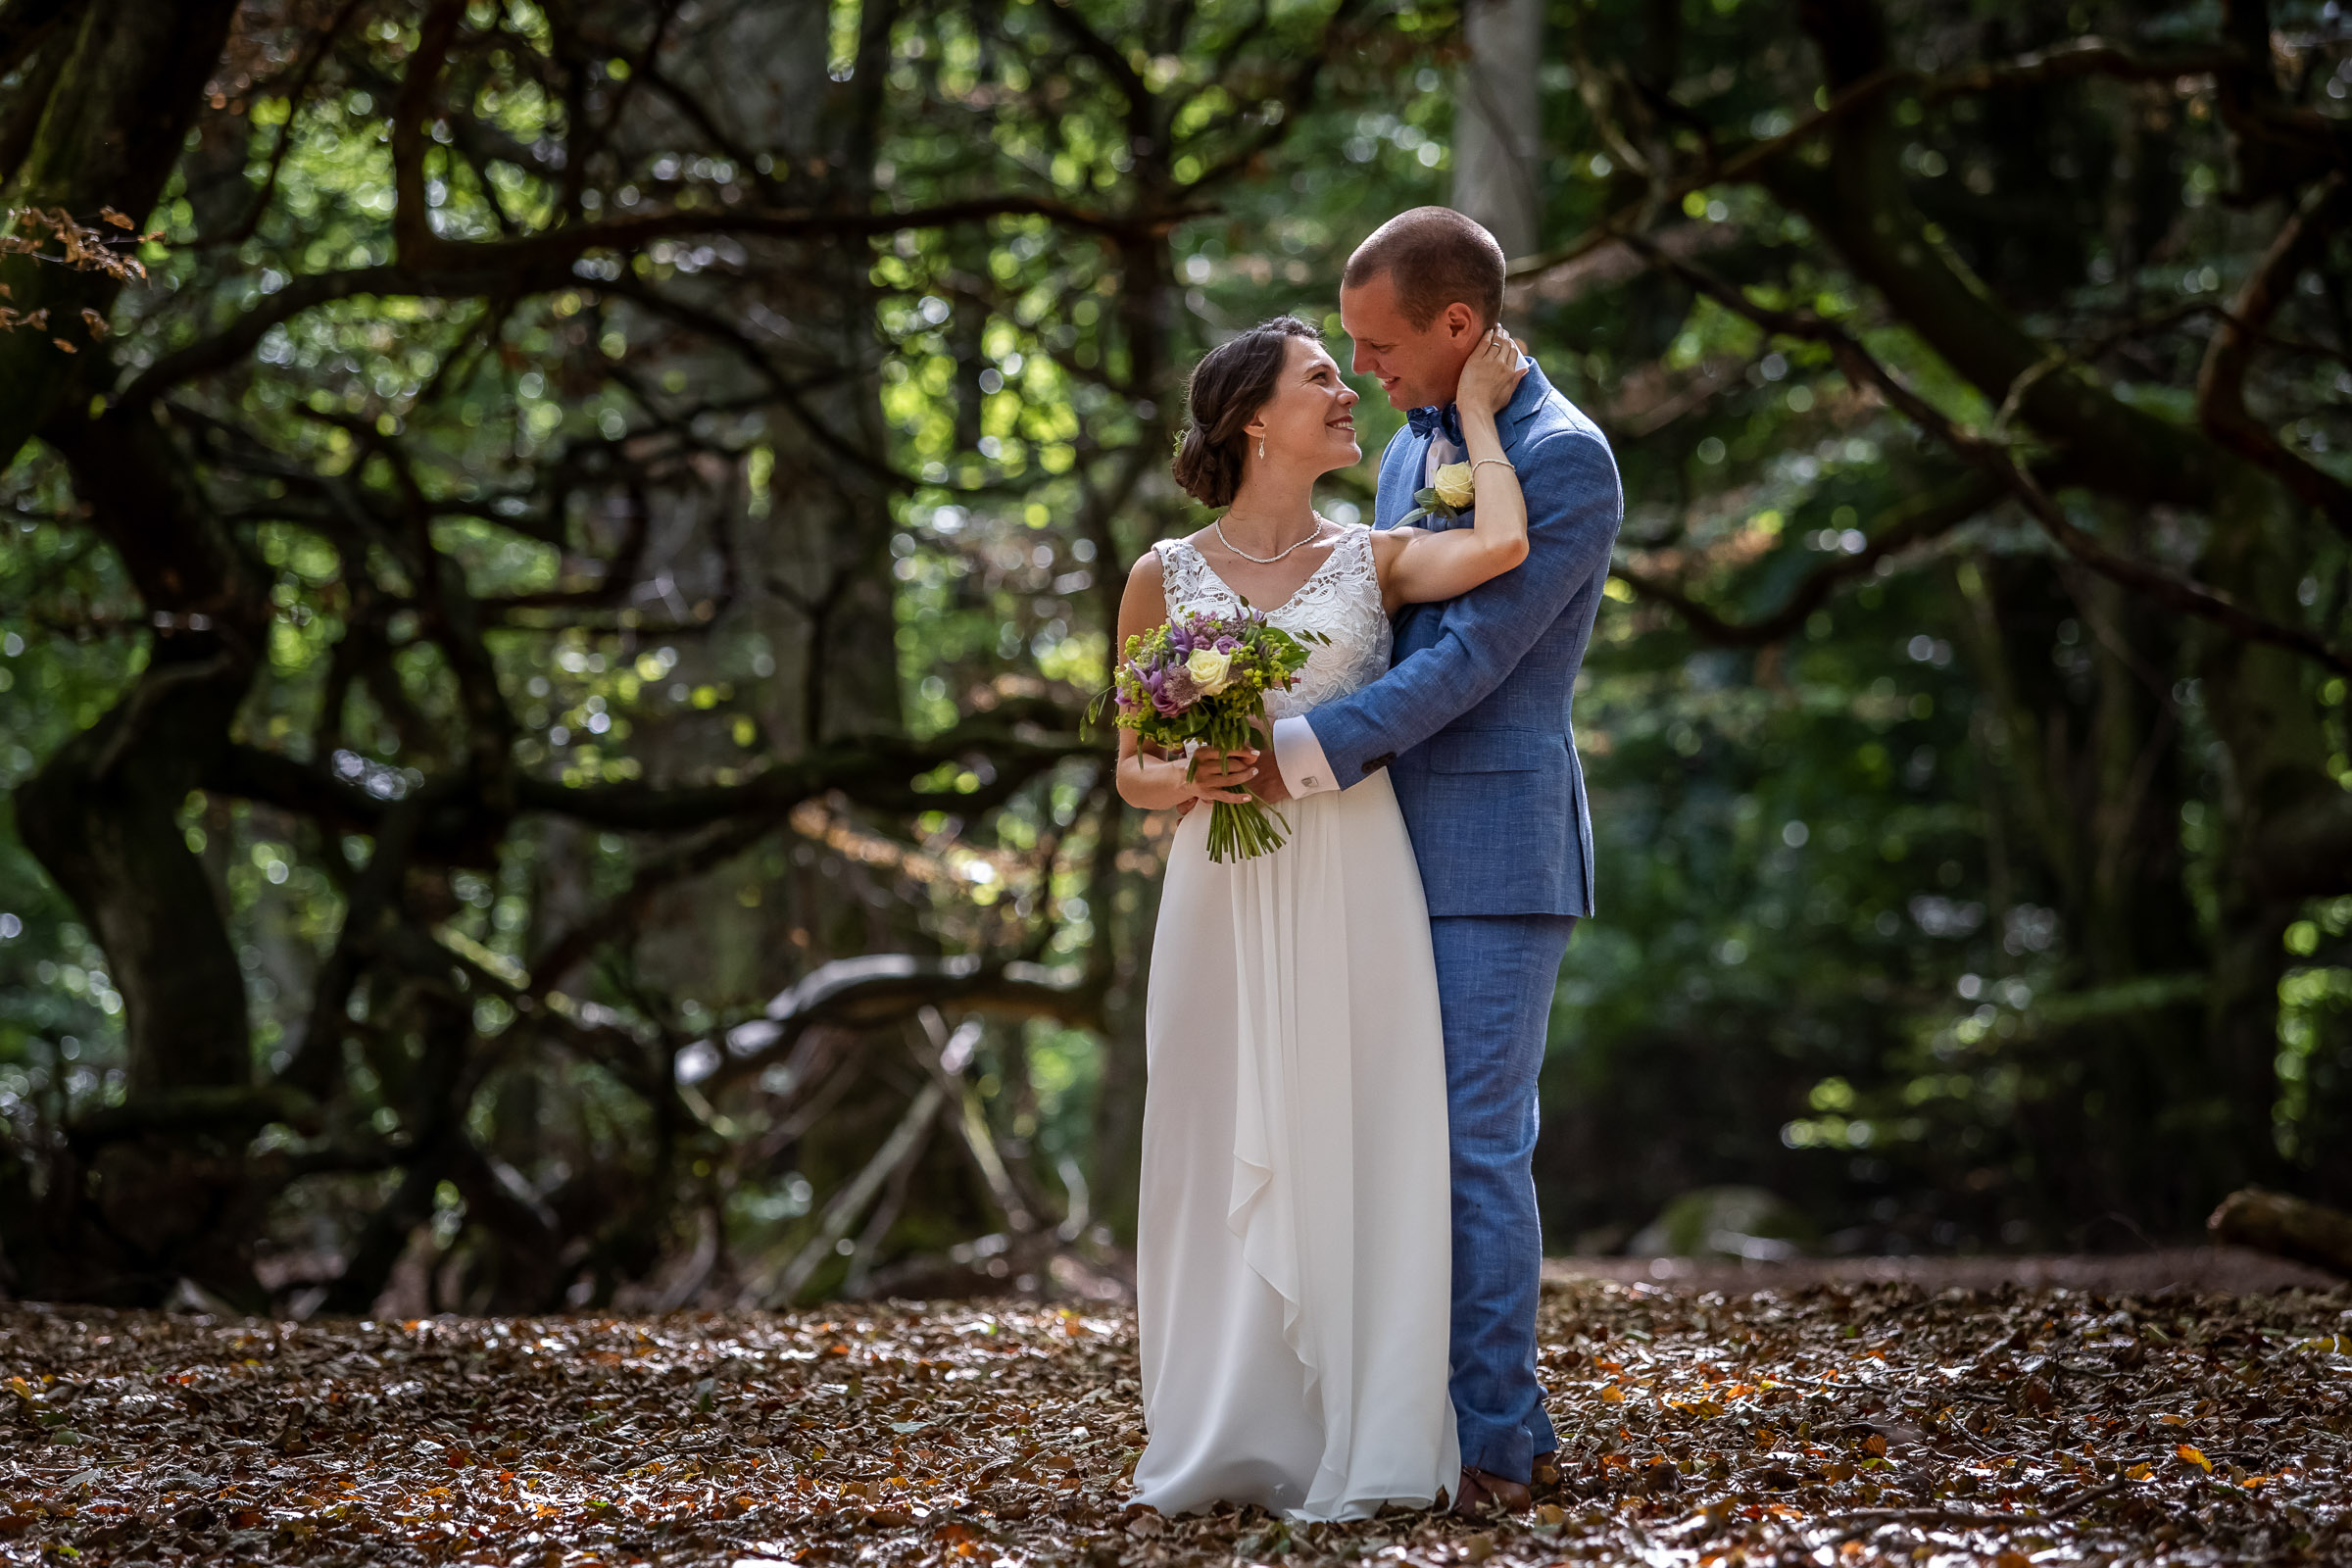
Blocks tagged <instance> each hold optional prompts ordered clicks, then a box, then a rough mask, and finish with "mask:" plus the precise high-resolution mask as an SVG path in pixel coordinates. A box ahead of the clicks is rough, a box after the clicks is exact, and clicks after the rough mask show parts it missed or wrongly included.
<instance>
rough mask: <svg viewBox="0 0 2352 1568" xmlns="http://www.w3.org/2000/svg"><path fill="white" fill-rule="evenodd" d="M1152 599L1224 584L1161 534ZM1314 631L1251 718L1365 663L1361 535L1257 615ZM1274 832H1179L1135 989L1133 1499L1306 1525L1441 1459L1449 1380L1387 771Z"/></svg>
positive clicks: (1410, 1490)
mask: <svg viewBox="0 0 2352 1568" xmlns="http://www.w3.org/2000/svg"><path fill="white" fill-rule="evenodd" d="M1159 558H1160V567H1161V574H1162V580H1163V581H1164V583H1165V585H1166V595H1167V604H1168V611H1169V613H1171V614H1176V613H1188V612H1196V611H1208V612H1212V613H1228V614H1230V613H1235V612H1237V611H1238V610H1239V609H1240V608H1241V604H1242V601H1241V599H1240V597H1239V596H1238V595H1237V594H1235V593H1234V591H1233V590H1232V589H1231V588H1229V587H1227V586H1226V585H1225V583H1224V581H1223V580H1222V579H1221V578H1219V577H1218V576H1217V574H1216V572H1215V571H1214V570H1213V569H1212V568H1211V567H1210V566H1209V564H1208V563H1207V562H1206V561H1205V560H1204V559H1202V557H1201V553H1200V552H1199V551H1198V550H1196V549H1194V548H1193V547H1192V546H1190V545H1188V544H1184V543H1181V542H1169V543H1163V544H1161V545H1160V546H1159ZM1269 618H1271V620H1272V621H1273V623H1274V624H1275V625H1277V626H1279V627H1281V628H1283V629H1284V630H1286V631H1291V632H1298V631H1314V632H1319V633H1321V634H1323V635H1324V636H1326V637H1328V638H1329V639H1330V642H1329V643H1327V644H1321V645H1317V644H1312V643H1310V644H1308V647H1309V648H1310V649H1311V650H1312V656H1311V658H1310V659H1309V660H1308V662H1307V665H1306V668H1305V671H1304V675H1303V679H1302V680H1301V681H1300V682H1299V685H1298V686H1297V687H1296V688H1294V689H1293V690H1291V691H1289V692H1285V693H1277V694H1274V695H1273V696H1272V697H1271V699H1270V700H1269V702H1268V704H1267V707H1268V709H1269V710H1270V711H1271V712H1272V714H1273V716H1275V717H1277V718H1280V717H1283V716H1286V715H1287V714H1290V713H1299V712H1304V711H1307V710H1308V709H1310V708H1312V707H1313V706H1314V705H1315V704H1316V703H1319V702H1326V701H1329V700H1331V699H1333V698H1336V697H1340V696H1344V695H1345V694H1347V693H1348V692H1351V691H1353V690H1355V689H1356V688H1357V687H1358V686H1361V685H1363V684H1364V683H1366V682H1367V681H1370V680H1374V679H1377V678H1378V677H1379V676H1380V675H1381V674H1382V673H1383V672H1384V671H1385V670H1386V669H1387V668H1388V661H1389V619H1388V616H1387V615H1386V614H1385V613H1383V611H1382V609H1381V594H1380V581H1379V577H1378V575H1377V573H1376V571H1375V569H1374V566H1373V560H1372V544H1371V531H1370V530H1369V529H1366V528H1360V527H1358V528H1349V529H1348V531H1347V533H1346V534H1344V535H1343V536H1342V537H1341V539H1340V540H1339V542H1338V543H1337V544H1335V545H1334V546H1333V547H1332V551H1331V555H1330V556H1329V558H1328V559H1326V561H1325V562H1324V564H1323V565H1322V566H1321V567H1319V568H1318V569H1317V570H1316V572H1315V573H1314V575H1312V576H1311V577H1309V578H1308V579H1307V581H1306V582H1305V584H1304V585H1303V586H1301V587H1300V588H1299V591H1298V593H1296V594H1294V595H1293V596H1292V597H1291V598H1290V600H1289V601H1288V602H1286V603H1285V604H1284V605H1283V606H1282V607H1281V608H1280V609H1278V610H1276V611H1274V612H1273V613H1272V614H1271V616H1270V617H1269ZM1281 813H1282V815H1283V817H1284V819H1285V820H1286V821H1287V823H1288V825H1289V841H1288V842H1287V843H1286V844H1284V845H1283V847H1282V848H1281V849H1279V850H1276V851H1274V852H1272V853H1271V854H1268V855H1265V856H1262V857H1259V858H1255V859H1248V860H1239V861H1235V862H1232V863H1230V864H1224V865H1220V864H1217V863H1215V862H1214V861H1212V860H1210V859H1209V858H1208V853H1207V847H1206V842H1205V841H1206V836H1207V831H1208V812H1207V811H1206V810H1205V809H1199V810H1195V811H1194V812H1193V813H1192V814H1191V815H1190V816H1188V817H1186V818H1185V820H1184V822H1183V825H1182V826H1181V827H1179V828H1178V829H1177V833H1176V839H1175V845H1174V848H1173V850H1172V851H1171V853H1170V857H1169V862H1168V870H1167V881H1166V885H1165V887H1164V889H1163V891H1162V894H1161V898H1160V907H1159V925H1158V932H1157V935H1156V937H1155V938H1154V940H1153V946H1152V975H1151V992H1150V996H1149V999H1148V1002H1147V1005H1146V1009H1145V1020H1146V1021H1145V1032H1146V1039H1147V1042H1148V1045H1147V1051H1148V1055H1149V1061H1150V1071H1151V1076H1150V1087H1149V1090H1148V1093H1147V1097H1146V1101H1145V1107H1144V1167H1143V1187H1142V1194H1141V1203H1140V1209H1141V1212H1140V1214H1139V1218H1138V1223H1137V1257H1136V1295H1137V1308H1138V1315H1139V1319H1140V1335H1141V1340H1142V1351H1143V1374H1144V1382H1143V1393H1144V1419H1145V1424H1146V1426H1147V1428H1148V1430H1149V1432H1150V1443H1149V1446H1147V1447H1146V1448H1145V1449H1144V1453H1143V1457H1142V1458H1141V1459H1140V1460H1138V1461H1137V1463H1136V1467H1135V1486H1136V1496H1135V1500H1136V1501H1138V1502H1145V1503H1150V1504H1152V1506H1153V1507H1155V1508H1157V1509H1159V1510H1160V1511H1161V1512H1162V1513H1171V1514H1172V1513H1180V1512H1185V1511H1189V1510H1193V1509H1198V1508H1201V1507H1205V1506H1207V1505H1208V1504H1210V1503H1213V1502H1217V1501H1220V1500H1222V1501H1226V1502H1234V1503H1251V1502H1254V1503H1258V1504H1261V1505H1262V1506H1264V1507H1266V1508H1269V1509H1272V1510H1274V1511H1276V1512H1278V1513H1288V1514H1290V1515H1292V1516H1294V1517H1299V1518H1306V1519H1347V1518H1362V1517H1365V1516H1367V1515H1370V1514H1373V1513H1376V1512H1378V1511H1379V1509H1380V1507H1381V1506H1382V1504H1384V1503H1390V1502H1394V1503H1398V1504H1402V1505H1405V1506H1410V1507H1420V1506H1427V1505H1429V1504H1431V1503H1432V1502H1434V1501H1435V1500H1436V1499H1437V1498H1438V1496H1439V1495H1440V1493H1441V1490H1443V1492H1445V1493H1446V1494H1450V1493H1451V1492H1452V1490H1453V1488H1454V1487H1455V1485H1456V1484H1457V1483H1458V1481H1459V1473H1460V1468H1461V1459H1460V1450H1459V1448H1458V1446H1457V1445H1456V1441H1455V1436H1454V1422H1453V1406H1452V1403H1451V1401H1450V1400H1449V1398H1448V1397H1447V1395H1446V1318H1447V1310H1448V1298H1449V1294H1450V1288H1449V1279H1450V1274H1451V1260H1452V1254H1451V1250H1450V1249H1451V1242H1450V1239H1449V1229H1448V1214H1449V1203H1450V1197H1449V1193H1448V1189H1447V1168H1446V1073H1445V1059H1444V1044H1443V1039H1442V1036H1441V1034H1440V1026H1439V1016H1438V984H1437V971H1436V968H1435V964H1434V962H1433V960H1432V958H1431V956H1430V938H1429V916H1428V912H1427V908H1426V906H1425V905H1424V903H1423V900H1422V894H1421V876H1420V872H1419V870H1418V869H1417V868H1416V867H1415V864H1414V861H1413V850H1412V844H1411V841H1410V840H1409V839H1408V838H1407V837H1406V836H1405V829H1404V818H1403V816H1402V815H1401V814H1400V813H1399V812H1398V811H1397V797H1396V795H1395V793H1394V792H1393V790H1392V789H1391V787H1390V784H1389V777H1388V774H1387V773H1386V772H1378V773H1374V774H1372V775H1371V776H1369V777H1367V778H1365V779H1364V780H1363V781H1362V782H1360V783H1358V784H1355V785H1353V786H1352V787H1350V788H1348V789H1346V790H1342V791H1340V792H1338V793H1336V794H1330V793H1326V794H1322V795H1315V796H1310V797H1308V798H1306V799H1304V800H1299V801H1291V802H1287V803H1285V804H1284V805H1283V806H1282V807H1281Z"/></svg>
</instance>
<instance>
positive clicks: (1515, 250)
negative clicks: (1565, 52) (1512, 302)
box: [1453, 0, 1544, 256]
mask: <svg viewBox="0 0 2352 1568" xmlns="http://www.w3.org/2000/svg"><path fill="white" fill-rule="evenodd" d="M1462 32H1463V35H1464V37H1465V39H1466V40H1467V41H1468V43H1469V46H1470V51H1469V55H1468V57H1467V58H1466V59H1464V60H1463V61H1462V63H1461V65H1460V66H1459V67H1458V68H1456V71H1455V76H1454V124H1453V205H1454V208H1455V210H1456V211H1458V212H1461V213H1463V214H1466V215H1467V216H1469V217H1471V218H1475V219H1477V220H1478V221H1480V222H1482V223H1484V224H1486V225H1487V229H1488V231H1489V232H1491V233H1492V234H1493V235H1494V236H1495V239H1496V240H1498V241H1500V242H1501V244H1502V249H1503V254H1504V255H1506V256H1526V255H1529V254H1531V253H1532V252H1533V251H1534V250H1535V248H1536V245H1537V241H1538V237H1539V225H1540V221H1541V218H1542V214H1543V202H1542V200H1541V198H1540V196H1539V194H1538V185H1537V177H1536V176H1537V163H1538V159H1539V158H1540V157H1541V156H1542V130H1543V103H1542V99H1541V97H1540V95H1539V93H1538V91H1537V86H1538V83H1537V78H1536V73H1537V71H1538V69H1539V68H1540V67H1541V66H1542V64H1543V59H1544V4H1543V0H1471V3H1470V4H1469V5H1467V6H1465V7H1464V8H1463V16H1462Z"/></svg>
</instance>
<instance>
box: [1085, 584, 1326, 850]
mask: <svg viewBox="0 0 2352 1568" xmlns="http://www.w3.org/2000/svg"><path fill="white" fill-rule="evenodd" d="M1301 637H1303V638H1305V639H1307V640H1308V641H1315V642H1321V641H1324V640H1325V639H1323V638H1321V637H1318V636H1317V635H1316V634H1315V633H1313V632H1301V633H1299V636H1297V637H1294V636H1293V635H1292V634H1290V633H1289V632H1286V631H1283V630H1282V629H1281V628H1279V627H1277V626H1275V625H1273V624H1272V623H1270V622H1269V621H1268V620H1267V619H1266V617H1265V614H1264V613H1263V612H1261V611H1255V610H1245V611H1243V612H1242V613H1240V614H1238V615H1186V616H1184V617H1183V618H1182V619H1180V620H1177V621H1174V622H1172V623H1170V624H1168V625H1165V626H1161V627H1158V628H1156V629H1154V630H1152V631H1149V632H1139V633H1137V634H1136V635H1135V636H1133V637H1130V638H1128V639H1127V647H1126V650H1125V652H1124V655H1123V657H1122V659H1121V662H1120V664H1119V667H1118V671H1117V674H1116V675H1115V676H1114V678H1113V681H1112V685H1111V689H1110V690H1109V691H1107V692H1105V693H1104V694H1103V696H1104V697H1106V698H1108V699H1109V700H1110V702H1111V704H1112V705H1113V707H1114V708H1115V709H1116V710H1117V723H1118V727H1119V728H1121V729H1131V730H1133V731H1135V733H1136V737H1137V739H1139V740H1146V741H1150V742H1152V744H1153V745H1154V746H1157V747H1158V748H1159V749H1160V750H1161V751H1163V752H1165V753H1168V754H1169V755H1171V756H1173V755H1175V754H1176V753H1178V752H1181V751H1183V750H1185V749H1186V746H1187V743H1190V742H1198V743H1199V744H1200V745H1201V746H1206V747H1210V748H1212V749H1214V750H1217V751H1224V752H1231V751H1240V750H1242V749H1244V748H1246V747H1250V746H1253V745H1255V744H1257V737H1256V735H1255V733H1254V731H1253V728H1252V725H1251V723H1250V721H1251V720H1252V719H1255V718H1259V717H1262V716H1263V715H1264V713H1265V711H1266V693H1268V692H1273V691H1287V690H1289V689H1290V687H1291V686H1292V685H1293V684H1294V683H1295V682H1296V681H1297V680H1298V678H1299V669H1300V668H1301V667H1302V666H1303V665H1304V664H1305V663H1306V660H1307V650H1306V648H1305V646H1304V644H1303V643H1302V642H1301V641H1300V640H1299V639H1300V638H1301ZM1198 765H1199V764H1198V763H1197V762H1196V763H1194V764H1192V765H1191V766H1188V767H1187V768H1186V770H1185V776H1186V777H1187V778H1190V777H1192V776H1193V769H1194V768H1195V767H1197V766H1198ZM1278 820H1279V819H1278V818H1276V817H1274V816H1272V815H1271V814H1270V813H1269V812H1268V811H1267V810H1266V809H1265V808H1264V807H1263V806H1262V805H1260V804H1259V803H1258V802H1256V801H1250V802H1248V803H1246V804H1236V803H1232V802H1227V801H1212V802H1210V803H1209V810H1208V858H1210V859H1212V860H1246V859H1249V858H1251V857H1253V856H1259V855H1263V854H1265V853H1266V852H1267V851H1268V850H1272V849H1278V848H1280V847H1281V845H1282V842H1283V836H1282V832H1281V830H1280V829H1279V828H1277V827H1276V826H1275V823H1276V821H1278Z"/></svg>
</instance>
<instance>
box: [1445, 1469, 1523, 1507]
mask: <svg viewBox="0 0 2352 1568" xmlns="http://www.w3.org/2000/svg"><path fill="white" fill-rule="evenodd" d="M1535 1500H1536V1499H1535V1498H1534V1497H1533V1496H1532V1495H1530V1494H1529V1493H1528V1490H1527V1489H1526V1488H1525V1487H1523V1486H1521V1485H1520V1484H1519V1483H1518V1482H1516V1481H1505V1480H1504V1479H1503V1478H1502V1477H1500V1476H1498V1475H1493V1474H1490V1473H1489V1472H1487V1471H1485V1470H1478V1469H1473V1468H1472V1467H1471V1466H1469V1465H1464V1466H1462V1485H1461V1490H1460V1492H1459V1493H1458V1494H1456V1495H1455V1496H1454V1499H1453V1511H1454V1512H1455V1513H1456V1514H1458V1515H1460V1516H1461V1517H1462V1518H1464V1519H1484V1518H1487V1517H1488V1516H1489V1515H1492V1514H1497V1513H1520V1512H1522V1511H1524V1510H1526V1509H1528V1508H1531V1507H1533V1506H1535Z"/></svg>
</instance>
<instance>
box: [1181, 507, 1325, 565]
mask: <svg viewBox="0 0 2352 1568" xmlns="http://www.w3.org/2000/svg"><path fill="white" fill-rule="evenodd" d="M1208 526H1209V531H1210V532H1212V533H1214V534H1215V535H1216V536H1217V543H1219V544H1221V545H1223V546H1224V547H1225V548H1226V549H1227V550H1231V551H1233V553H1234V554H1235V555H1237V556H1239V557H1241V558H1242V559H1243V560H1244V561H1250V562H1254V563H1256V564H1258V565H1261V566H1271V565H1272V564H1274V563H1276V562H1277V561H1280V560H1281V559H1282V558H1283V557H1284V556H1287V555H1289V554H1290V553H1291V551H1293V550H1298V549H1300V548H1301V547H1303V546H1306V545H1311V544H1313V543H1314V542H1315V541H1316V540H1317V539H1320V538H1321V537H1322V536H1323V521H1322V519H1321V518H1319V517H1318V518H1316V519H1315V522H1314V525H1313V526H1312V527H1310V528H1308V529H1307V530H1306V537H1305V538H1303V539H1301V540H1299V543H1298V544H1295V545H1292V546H1291V547H1290V549H1289V550H1278V551H1276V552H1275V553H1274V554H1273V555H1270V556H1253V555H1251V554H1250V552H1249V551H1247V550H1235V549H1234V544H1233V541H1232V540H1230V539H1228V538H1226V537H1225V521H1224V519H1223V518H1221V517H1220V518H1218V519H1217V520H1216V521H1214V522H1212V523H1210V524H1209V525H1208Z"/></svg>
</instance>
